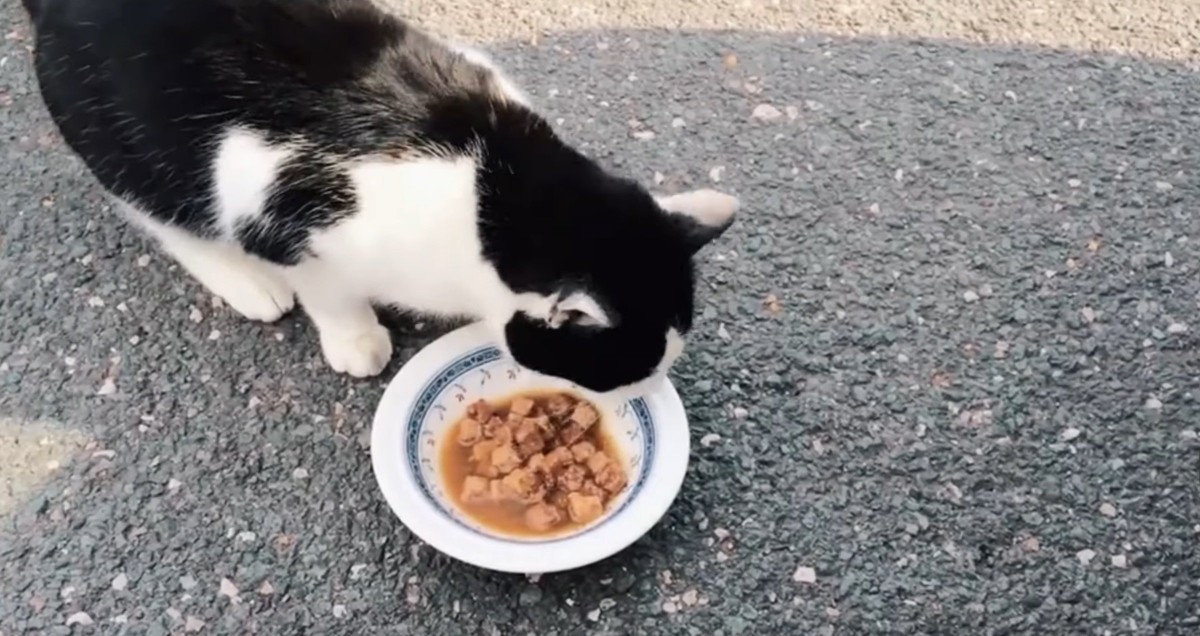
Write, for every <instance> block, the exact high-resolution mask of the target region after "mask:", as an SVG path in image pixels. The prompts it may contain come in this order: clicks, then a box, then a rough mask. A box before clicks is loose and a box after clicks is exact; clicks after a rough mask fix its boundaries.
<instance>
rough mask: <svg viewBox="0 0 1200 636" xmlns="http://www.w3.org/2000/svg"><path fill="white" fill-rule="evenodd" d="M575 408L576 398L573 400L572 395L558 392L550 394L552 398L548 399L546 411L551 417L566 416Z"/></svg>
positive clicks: (560, 417)
mask: <svg viewBox="0 0 1200 636" xmlns="http://www.w3.org/2000/svg"><path fill="white" fill-rule="evenodd" d="M573 408H575V400H572V399H571V396H569V395H566V394H563V393H556V394H554V395H552V396H550V399H548V400H546V412H547V413H549V414H550V416H551V417H556V418H559V419H562V418H565V417H567V415H568V414H569V413H570V412H571V409H573Z"/></svg>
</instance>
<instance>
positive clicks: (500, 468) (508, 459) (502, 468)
mask: <svg viewBox="0 0 1200 636" xmlns="http://www.w3.org/2000/svg"><path fill="white" fill-rule="evenodd" d="M490 462H491V465H492V467H493V468H495V469H496V472H497V473H499V474H500V475H501V476H503V475H507V474H509V473H511V472H512V471H514V470H516V469H517V467H519V466H520V465H521V456H520V455H518V454H517V449H516V448H514V447H513V445H512V444H505V445H504V446H500V447H498V448H496V449H495V450H493V451H492V454H491V457H490Z"/></svg>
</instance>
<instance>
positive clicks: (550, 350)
mask: <svg viewBox="0 0 1200 636" xmlns="http://www.w3.org/2000/svg"><path fill="white" fill-rule="evenodd" d="M585 174H587V175H588V176H587V177H586V178H583V179H579V178H569V179H563V180H562V181H560V182H555V183H545V182H544V183H543V186H544V189H543V190H542V191H538V192H532V191H530V192H525V193H523V194H522V195H521V196H514V192H513V191H512V190H509V191H508V193H507V194H508V196H507V197H505V198H506V199H507V201H506V202H505V205H504V206H502V207H500V208H493V209H492V211H491V217H490V218H481V220H480V231H481V234H483V235H484V237H485V241H484V244H485V254H486V255H487V257H488V258H489V260H491V261H492V262H493V263H494V264H495V265H496V266H497V271H498V273H499V274H500V276H501V278H502V280H504V282H505V283H506V284H507V285H508V286H509V287H510V288H511V289H512V290H513V291H514V292H515V296H516V298H517V302H516V303H515V307H516V308H515V310H514V311H512V312H511V313H510V314H508V315H505V316H494V317H492V319H491V322H492V323H493V324H494V325H495V326H496V327H497V328H498V329H499V330H500V331H501V332H502V336H503V341H504V344H505V346H506V348H507V350H508V352H509V353H510V354H511V356H512V357H513V358H514V359H515V360H516V361H517V363H519V364H521V365H522V366H524V367H527V368H529V369H532V370H534V371H537V372H539V373H543V374H547V375H552V376H556V377H560V378H565V379H567V380H570V381H572V382H575V383H576V384H578V385H580V386H582V387H585V388H587V389H590V390H592V391H597V392H604V393H607V392H617V391H619V392H621V393H623V394H631V395H633V394H639V393H645V392H648V391H650V390H653V388H654V386H655V385H656V384H657V383H658V382H659V381H661V379H662V378H663V377H665V374H666V372H667V370H668V369H669V368H670V366H671V365H672V364H673V363H674V362H675V360H676V358H678V357H679V355H680V354H681V353H682V351H683V347H684V339H685V337H686V336H687V334H688V332H689V331H690V330H691V328H692V319H693V313H694V301H693V298H694V293H695V274H694V267H693V256H694V255H695V253H696V252H697V250H699V249H700V248H701V247H703V246H705V245H706V244H708V243H709V242H711V241H712V240H713V239H715V238H717V237H718V236H720V235H721V234H722V233H723V232H724V231H725V230H726V229H727V228H729V227H730V225H731V224H732V223H733V219H734V215H735V212H736V210H737V208H738V205H739V204H738V200H737V199H736V198H734V197H732V196H729V195H726V194H722V193H719V192H715V191H712V190H697V191H692V192H685V193H683V194H676V195H672V196H654V195H652V194H650V193H649V192H648V191H646V190H645V189H644V188H642V187H641V186H639V185H637V184H635V183H632V182H630V181H626V180H622V179H616V178H612V177H608V176H607V175H603V174H602V173H599V172H591V171H585ZM576 176H578V175H576ZM493 185H494V186H495V187H496V188H497V189H499V188H502V187H503V185H501V184H493ZM522 200H526V201H527V204H528V205H530V206H535V205H536V206H537V207H536V209H530V208H526V209H517V208H513V207H509V206H511V205H512V204H514V203H516V202H517V201H522ZM502 217H503V218H502ZM501 228H504V229H501Z"/></svg>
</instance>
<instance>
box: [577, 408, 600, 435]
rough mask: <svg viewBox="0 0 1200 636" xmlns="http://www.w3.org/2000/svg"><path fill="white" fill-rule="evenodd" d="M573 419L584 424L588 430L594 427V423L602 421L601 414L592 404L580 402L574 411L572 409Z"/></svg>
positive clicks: (579, 423)
mask: <svg viewBox="0 0 1200 636" xmlns="http://www.w3.org/2000/svg"><path fill="white" fill-rule="evenodd" d="M571 421H572V422H574V423H576V424H578V425H580V426H582V427H583V430H585V431H586V430H587V429H589V428H591V427H592V424H595V423H596V422H598V421H600V414H599V413H598V412H596V407H594V406H592V405H591V404H580V405H578V406H576V407H575V410H574V411H571Z"/></svg>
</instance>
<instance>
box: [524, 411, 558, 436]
mask: <svg viewBox="0 0 1200 636" xmlns="http://www.w3.org/2000/svg"><path fill="white" fill-rule="evenodd" d="M524 422H530V423H532V424H533V425H534V426H536V427H537V430H538V431H539V432H541V433H542V434H543V435H551V434H553V433H554V430H555V428H554V423H553V422H551V421H550V416H548V415H537V416H534V417H527V418H525V419H524V420H523V422H522V425H524ZM518 428H519V427H518Z"/></svg>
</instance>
